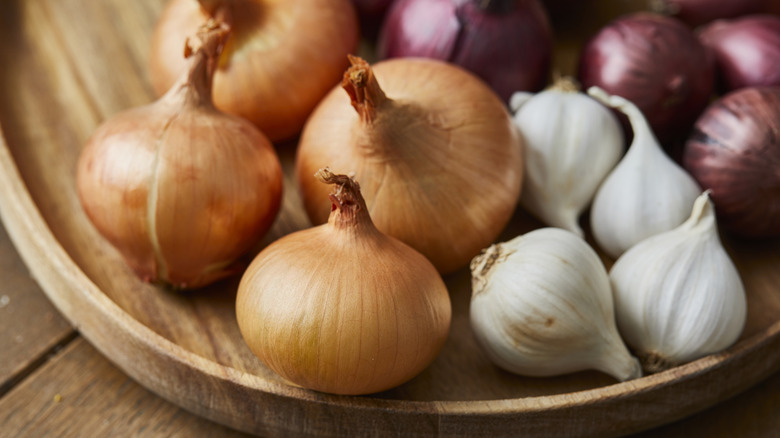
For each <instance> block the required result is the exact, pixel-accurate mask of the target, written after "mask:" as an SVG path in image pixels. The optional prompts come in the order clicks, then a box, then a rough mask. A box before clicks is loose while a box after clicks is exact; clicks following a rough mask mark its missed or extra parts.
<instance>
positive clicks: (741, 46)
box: [699, 15, 780, 91]
mask: <svg viewBox="0 0 780 438" xmlns="http://www.w3.org/2000/svg"><path fill="white" fill-rule="evenodd" d="M699 38H700V39H701V41H702V43H704V45H705V46H706V47H708V48H709V49H710V50H711V51H712V53H713V54H714V56H715V68H716V69H717V72H718V79H719V87H720V89H722V90H723V91H732V90H736V89H737V88H743V87H751V86H762V85H780V17H778V16H774V15H750V16H747V17H742V18H737V19H735V20H719V21H716V22H714V23H712V24H709V25H707V26H706V27H705V28H703V29H702V31H701V33H700V34H699Z"/></svg>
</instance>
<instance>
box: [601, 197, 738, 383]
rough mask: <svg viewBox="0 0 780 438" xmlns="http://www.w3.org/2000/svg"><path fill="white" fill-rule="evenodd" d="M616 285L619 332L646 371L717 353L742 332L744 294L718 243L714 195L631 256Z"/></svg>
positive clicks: (617, 271)
mask: <svg viewBox="0 0 780 438" xmlns="http://www.w3.org/2000/svg"><path fill="white" fill-rule="evenodd" d="M610 279H611V282H612V286H613V291H614V294H615V309H616V315H617V323H618V328H619V329H620V333H621V334H622V336H623V337H624V339H625V340H626V342H627V343H628V345H630V346H631V347H632V348H634V349H635V350H636V351H637V354H638V355H639V357H640V359H641V360H642V363H643V367H644V368H645V370H647V371H648V372H657V371H663V370H664V369H666V368H669V367H671V366H675V365H679V364H683V363H686V362H689V361H692V360H695V359H698V358H700V357H703V356H706V355H708V354H711V353H716V352H719V351H721V350H723V349H725V348H727V347H729V346H730V345H731V344H733V343H734V342H735V341H736V340H737V338H739V336H740V334H741V333H742V330H743V328H744V325H745V320H746V317H747V300H746V296H745V288H744V286H743V284H742V280H741V279H740V275H739V272H738V271H737V268H736V267H735V266H734V263H733V262H732V261H731V259H730V258H729V256H728V254H727V253H726V251H725V249H724V248H723V245H722V244H721V241H720V238H719V237H718V230H717V223H716V219H715V212H714V207H713V205H712V202H711V201H710V199H709V192H705V193H704V194H702V195H701V196H700V197H699V198H698V199H697V200H696V203H695V205H694V207H693V212H692V214H691V216H690V218H689V219H688V220H687V221H686V222H685V223H683V224H682V225H681V226H679V227H677V228H675V229H674V230H672V231H668V232H665V233H661V234H658V235H656V236H653V237H650V238H649V239H646V240H644V241H642V242H640V243H639V244H637V245H636V246H634V247H633V248H631V249H629V250H628V251H626V253H625V254H623V256H621V257H620V258H619V259H618V260H617V261H616V262H615V264H614V265H613V267H612V269H611V270H610Z"/></svg>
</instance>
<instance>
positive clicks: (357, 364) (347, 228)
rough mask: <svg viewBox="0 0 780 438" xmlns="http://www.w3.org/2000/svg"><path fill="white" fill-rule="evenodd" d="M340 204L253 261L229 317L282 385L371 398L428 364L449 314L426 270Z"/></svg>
mask: <svg viewBox="0 0 780 438" xmlns="http://www.w3.org/2000/svg"><path fill="white" fill-rule="evenodd" d="M341 177H345V176H343V175H341ZM342 195H343V192H342ZM342 195H339V194H335V195H331V196H332V197H331V199H332V200H333V203H334V204H333V212H332V213H331V216H330V220H329V221H328V223H327V224H323V225H320V226H318V227H313V228H308V229H306V230H302V231H298V232H295V233H293V234H289V235H287V236H285V237H283V238H281V239H279V240H277V241H276V242H274V243H272V244H271V245H269V246H268V247H267V248H265V249H264V250H263V251H262V252H260V254H258V256H257V257H256V258H255V260H254V261H253V262H252V263H251V264H250V266H249V268H248V269H247V271H246V272H245V274H244V276H243V278H242V279H241V283H240V284H239V287H238V295H237V299H236V315H237V320H238V325H239V328H240V330H241V334H242V336H243V337H244V339H245V341H246V342H247V344H248V345H249V347H250V348H251V350H252V351H253V352H254V353H255V354H256V355H257V356H258V357H259V358H260V359H261V360H262V361H263V362H264V363H265V364H266V365H267V366H268V367H269V368H271V369H272V370H273V371H275V372H276V373H278V374H279V375H281V376H282V377H283V378H285V379H287V380H288V381H290V382H293V383H294V384H297V385H300V386H303V387H305V388H309V389H314V390H317V391H322V392H328V393H335V394H369V393H374V392H379V391H383V390H386V389H390V388H392V387H395V386H398V385H400V384H402V383H404V382H406V381H408V380H409V379H411V378H413V377H414V376H415V375H417V374H418V373H419V372H421V371H422V370H423V369H424V368H425V367H427V366H428V365H429V364H430V363H431V362H432V361H433V359H434V358H435V357H436V355H437V354H438V352H439V351H440V350H441V348H442V346H443V344H444V342H445V341H446V338H447V334H448V332H449V327H450V321H451V317H452V309H451V304H450V300H449V295H448V293H447V288H446V286H445V284H444V282H443V281H442V279H441V277H440V276H439V275H438V273H437V272H436V269H435V268H434V267H433V265H431V263H430V262H429V261H428V260H426V259H425V257H423V256H422V255H421V254H420V253H418V252H417V251H415V250H413V249H412V248H410V247H409V246H407V245H405V244H403V243H401V242H400V241H398V240H397V239H394V238H392V237H389V236H386V235H384V234H382V233H381V232H379V231H378V230H377V229H376V227H374V225H373V224H372V223H371V219H370V217H369V215H368V210H367V209H366V208H365V203H363V202H362V199H361V200H353V201H348V202H345V201H344V199H343V198H341V196H342ZM350 202H351V204H350ZM355 207H359V208H358V209H355Z"/></svg>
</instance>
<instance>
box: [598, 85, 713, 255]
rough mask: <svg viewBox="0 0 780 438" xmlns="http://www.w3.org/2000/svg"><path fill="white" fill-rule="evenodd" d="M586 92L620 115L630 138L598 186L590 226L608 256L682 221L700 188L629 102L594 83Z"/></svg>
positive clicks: (623, 250)
mask: <svg viewBox="0 0 780 438" xmlns="http://www.w3.org/2000/svg"><path fill="white" fill-rule="evenodd" d="M588 94H590V95H591V96H593V97H595V98H596V99H597V100H599V101H601V102H602V103H604V104H605V105H607V106H610V107H613V108H616V109H618V110H620V111H621V112H623V113H624V114H626V115H627V116H628V118H629V120H630V122H631V128H632V129H633V131H634V140H633V142H632V143H631V146H630V147H629V148H628V151H627V152H626V154H625V156H624V157H623V159H622V160H620V163H618V165H617V166H616V167H615V168H614V169H613V170H612V172H611V173H610V174H609V176H607V178H606V179H605V180H604V183H603V184H602V185H601V187H599V189H598V191H597V192H596V196H595V198H594V199H593V205H592V206H591V215H590V225H591V229H592V231H593V237H594V239H595V241H596V243H597V244H598V246H599V247H600V248H601V249H602V250H604V252H606V253H607V254H608V255H609V256H611V257H612V258H617V257H619V256H620V255H621V254H623V252H625V251H626V250H627V249H628V248H630V247H632V246H633V245H635V244H637V243H638V242H640V241H642V240H644V239H646V238H648V237H650V236H652V235H654V234H658V233H662V232H664V231H669V230H671V229H672V228H675V227H677V226H678V225H680V224H681V223H683V222H684V221H685V219H686V218H687V217H688V215H689V214H690V212H691V207H692V206H693V203H694V201H695V200H696V197H697V196H699V194H700V193H701V189H700V188H699V185H698V184H697V183H696V181H695V180H694V179H693V178H692V177H691V176H690V175H689V174H688V173H687V172H686V171H685V170H684V169H683V168H682V167H680V166H678V165H677V164H676V163H675V162H674V161H672V159H671V158H669V157H668V156H667V155H666V153H665V152H664V151H663V149H662V148H661V147H660V145H659V144H658V140H657V139H656V137H655V135H654V134H653V132H652V130H651V129H650V126H649V125H648V123H647V120H646V119H645V117H644V116H643V115H642V113H641V112H640V111H639V109H638V108H637V107H636V106H635V105H634V104H633V103H631V102H630V101H628V100H626V99H624V98H622V97H620V96H610V95H608V94H607V93H606V92H604V90H602V89H600V88H598V87H591V88H589V89H588Z"/></svg>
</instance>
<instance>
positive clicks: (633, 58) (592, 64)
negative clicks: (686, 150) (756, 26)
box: [578, 12, 715, 143]
mask: <svg viewBox="0 0 780 438" xmlns="http://www.w3.org/2000/svg"><path fill="white" fill-rule="evenodd" d="M578 78H579V80H580V83H581V84H582V87H583V89H588V88H589V87H591V86H598V87H600V88H602V89H603V90H605V91H606V92H607V93H609V94H613V95H618V96H621V97H624V98H626V99H628V100H630V101H631V102H633V103H634V104H635V105H636V106H637V107H639V109H640V110H641V111H642V113H643V114H644V115H645V117H646V118H647V120H648V122H649V123H650V126H651V127H652V128H653V132H654V133H655V135H656V136H657V137H658V139H659V140H660V141H661V142H662V143H667V142H669V141H671V140H674V139H677V138H684V137H685V136H686V135H687V134H688V132H689V130H690V128H691V126H692V125H693V122H694V121H695V120H696V118H697V117H698V116H699V114H701V111H702V110H703V109H704V108H705V107H706V105H707V103H708V102H709V99H710V96H711V94H712V92H713V88H714V82H715V70H714V62H713V59H712V56H711V54H710V53H709V52H708V51H707V50H705V48H704V46H703V45H702V44H701V42H700V41H699V40H698V38H697V37H696V35H695V34H694V33H693V32H692V31H691V30H690V29H689V28H688V27H686V26H685V25H684V24H683V23H682V22H680V21H679V20H677V19H675V18H671V17H666V16H663V15H660V14H654V13H649V12H638V13H633V14H628V15H625V16H622V17H620V18H618V19H616V20H615V21H612V22H611V23H609V24H607V25H606V26H605V27H604V28H602V29H601V30H600V31H599V32H598V33H597V34H596V35H594V36H593V37H592V38H591V39H590V40H589V41H588V42H587V44H586V45H585V47H584V48H583V51H582V54H581V58H580V63H579V69H578Z"/></svg>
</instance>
